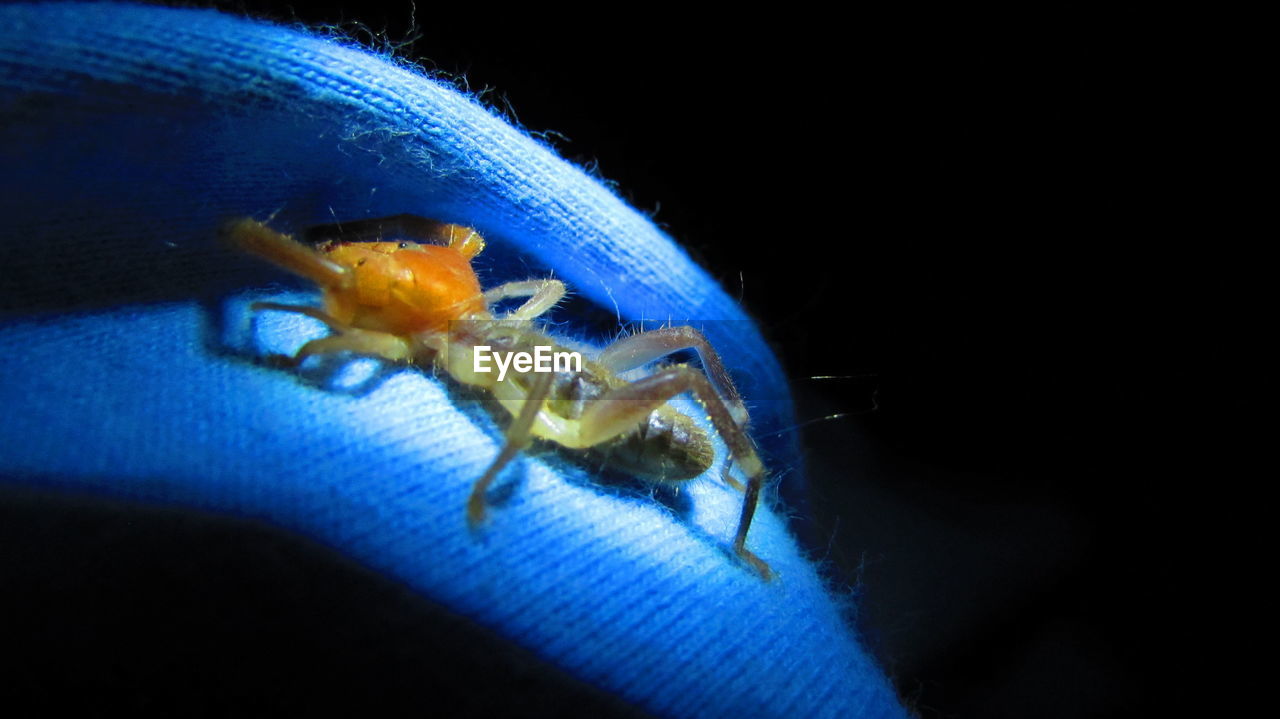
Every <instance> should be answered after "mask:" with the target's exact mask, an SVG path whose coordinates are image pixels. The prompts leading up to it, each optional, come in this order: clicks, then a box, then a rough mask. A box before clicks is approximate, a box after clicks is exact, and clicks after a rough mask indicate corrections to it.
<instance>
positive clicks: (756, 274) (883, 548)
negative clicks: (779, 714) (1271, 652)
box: [223, 2, 1274, 717]
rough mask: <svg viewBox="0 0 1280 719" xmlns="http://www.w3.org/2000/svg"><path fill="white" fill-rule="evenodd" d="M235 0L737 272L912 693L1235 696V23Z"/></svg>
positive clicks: (1256, 283) (1030, 705) (1018, 711)
mask: <svg viewBox="0 0 1280 719" xmlns="http://www.w3.org/2000/svg"><path fill="white" fill-rule="evenodd" d="M223 7H224V8H225V9H229V10H237V9H238V10H247V11H249V12H251V13H254V14H257V15H259V16H264V17H273V18H276V19H280V20H291V19H296V20H300V21H303V22H306V23H310V24H315V23H333V24H336V25H338V27H339V28H341V29H342V30H343V31H344V32H347V33H349V34H352V35H353V36H356V37H360V38H362V39H364V40H366V41H368V42H370V43H373V44H377V45H383V46H386V45H387V44H392V45H397V46H398V50H397V52H398V53H399V54H400V55H402V56H404V57H408V58H410V59H413V60H415V61H416V62H419V63H421V64H422V65H423V67H425V68H426V69H427V70H429V71H432V72H435V73H438V74H440V75H441V76H443V77H446V78H450V79H451V80H452V81H456V82H461V79H462V78H465V82H466V83H467V84H468V85H469V87H470V89H471V90H473V91H477V92H480V96H481V98H482V99H483V100H484V101H485V102H486V103H487V104H489V105H490V106H492V107H494V108H496V109H497V110H499V111H502V112H504V113H506V114H507V116H508V117H509V118H510V119H512V120H515V121H517V122H519V123H520V124H521V125H522V126H523V127H525V128H526V129H528V130H529V131H531V132H535V133H546V134H545V135H544V137H546V138H547V139H548V140H549V141H550V142H551V143H552V144H553V145H554V146H555V147H556V148H557V149H558V150H559V151H560V152H561V154H562V155H564V156H565V157H566V158H568V159H570V160H572V161H574V162H576V163H578V164H580V165H584V166H590V167H594V168H596V172H598V175H599V176H601V177H603V178H605V179H607V180H608V181H610V182H612V183H616V190H617V192H618V193H619V194H620V195H622V196H623V197H624V198H626V199H627V200H628V201H629V202H631V203H632V204H633V205H634V206H635V207H637V208H639V209H641V210H643V211H651V212H653V213H654V218H655V220H656V221H657V222H658V223H659V224H661V225H662V226H663V227H664V228H665V229H666V230H667V231H668V232H670V233H671V234H672V235H673V236H674V237H676V238H677V239H678V240H679V241H680V242H681V243H682V245H684V246H685V247H686V248H687V249H688V250H689V251H690V253H691V254H692V255H693V256H694V257H695V258H697V259H698V260H699V261H700V262H701V263H702V264H703V265H704V266H705V267H706V268H708V269H709V270H710V271H711V272H712V273H713V274H714V275H715V276H717V277H718V278H719V279H720V280H721V281H722V283H723V284H724V286H725V287H726V288H727V289H728V290H729V291H730V292H731V293H733V294H734V295H735V296H736V295H738V294H741V296H742V301H743V303H744V304H745V306H746V307H747V308H748V310H749V311H750V312H751V313H752V314H753V315H754V316H755V317H756V318H758V320H759V321H760V323H761V325H762V326H763V328H764V330H765V332H766V334H767V336H768V337H769V339H770V341H771V343H772V344H773V346H774V347H775V348H776V350H777V351H778V353H779V354H780V356H781V357H782V360H783V362H784V364H785V366H786V369H787V371H788V374H789V375H790V376H791V378H792V380H793V386H794V388H795V391H796V394H797V401H798V408H797V412H798V417H799V419H800V421H801V422H802V423H803V422H807V421H810V420H816V421H814V422H813V423H812V424H808V425H807V426H805V427H804V428H803V430H802V431H803V441H804V445H805V447H806V448H807V451H806V467H807V472H808V476H809V480H810V482H811V484H812V486H811V489H810V493H809V504H810V510H811V512H812V514H813V517H814V525H813V527H810V528H809V531H811V534H812V537H811V538H810V541H811V543H812V544H813V548H812V550H813V554H814V556H815V557H816V558H818V559H820V560H823V561H824V567H825V570H826V572H827V574H828V575H829V576H830V578H831V582H832V584H833V586H834V587H836V589H837V590H838V591H850V590H849V588H850V587H856V590H855V591H856V595H857V598H858V601H857V606H858V611H857V617H856V620H857V623H858V626H859V628H860V631H861V632H862V633H863V636H864V638H865V640H866V642H867V644H868V646H869V647H870V648H871V650H872V651H873V652H875V653H876V654H877V656H878V657H879V658H880V661H881V662H882V664H883V665H884V666H885V667H886V670H887V671H889V673H890V674H891V677H892V678H893V680H894V681H895V684H896V686H897V687H898V689H899V692H900V694H901V695H902V697H903V698H904V701H905V702H906V703H907V704H908V706H909V707H911V708H912V709H913V710H914V711H917V712H919V713H920V714H921V715H922V716H926V717H933V716H945V717H969V716H975V717H978V716H1010V717H1013V716H1097V715H1107V714H1119V713H1132V712H1137V711H1140V710H1141V711H1143V712H1156V711H1159V710H1162V709H1165V708H1173V707H1185V706H1186V703H1187V702H1189V701H1191V700H1193V699H1201V698H1203V697H1205V696H1214V695H1218V694H1221V695H1223V696H1224V697H1225V696H1226V695H1228V694H1233V693H1235V690H1234V689H1231V688H1230V687H1231V684H1230V681H1231V677H1232V676H1233V675H1232V674H1231V673H1230V672H1226V673H1223V672H1222V671H1221V670H1222V668H1223V667H1222V665H1223V663H1224V660H1223V657H1224V656H1230V651H1227V650H1223V649H1222V648H1221V647H1220V645H1218V644H1217V643H1216V642H1215V641H1214V640H1215V639H1222V638H1234V632H1233V631H1232V630H1228V629H1226V628H1224V626H1223V624H1224V622H1223V614H1224V607H1226V606H1228V605H1230V604H1231V602H1230V601H1229V600H1224V598H1223V596H1222V595H1223V594H1224V593H1226V592H1227V590H1226V589H1225V588H1224V587H1225V585H1224V584H1222V583H1220V582H1219V581H1218V580H1217V579H1211V577H1216V576H1217V575H1218V574H1219V573H1220V572H1221V573H1228V574H1229V573H1230V571H1231V570H1230V566H1231V563H1232V561H1234V560H1235V559H1236V557H1237V556H1238V554H1237V552H1236V550H1233V549H1228V548H1224V547H1226V546H1227V544H1229V543H1228V542H1226V541H1224V529H1226V528H1227V527H1229V526H1232V525H1239V524H1244V522H1243V520H1231V519H1230V518H1229V516H1234V515H1228V513H1229V512H1234V511H1238V510H1239V509H1240V507H1239V506H1238V505H1239V504H1240V503H1243V504H1247V503H1248V502H1247V497H1249V496H1250V495H1251V494H1252V493H1253V491H1254V490H1253V489H1252V488H1253V486H1254V485H1255V484H1256V483H1257V480H1258V476H1257V475H1258V474H1260V471H1259V470H1258V468H1256V467H1255V466H1254V465H1253V463H1252V461H1251V460H1252V457H1253V456H1254V455H1256V454H1257V449H1256V448H1257V447H1259V446H1260V445H1261V443H1262V442H1263V441H1264V436H1266V433H1265V431H1264V426H1265V425H1264V424H1263V423H1261V422H1259V419H1260V418H1261V417H1262V415H1263V411H1264V410H1263V407H1264V396H1266V395H1268V394H1271V393H1273V391H1274V375H1273V374H1272V370H1271V365H1270V363H1269V362H1268V361H1267V357H1268V355H1267V352H1266V350H1267V346H1268V345H1269V338H1268V335H1269V334H1270V333H1271V325H1269V324H1267V323H1266V320H1265V315H1266V312H1265V305H1264V304H1263V303H1264V301H1265V299H1266V294H1267V293H1265V292H1264V287H1265V286H1266V285H1265V284H1264V281H1265V279H1266V276H1267V274H1268V273H1267V270H1266V267H1265V262H1264V256H1265V255H1264V252H1263V247H1264V245H1263V242H1264V241H1265V240H1264V235H1263V234H1262V232H1260V231H1257V230H1254V229H1253V228H1252V227H1251V226H1250V223H1248V222H1246V221H1245V217H1247V216H1248V214H1249V213H1250V208H1251V207H1253V206H1255V205H1256V204H1257V200H1258V199H1259V198H1260V197H1261V189H1260V188H1261V186H1260V185H1255V184H1251V183H1248V182H1244V181H1243V177H1244V174H1245V172H1246V171H1247V167H1248V166H1249V165H1250V164H1251V161H1250V159H1249V153H1250V152H1251V148H1250V146H1249V142H1248V141H1247V140H1246V139H1245V138H1246V136H1247V133H1248V131H1249V129H1250V126H1251V123H1252V117H1251V113H1250V111H1249V109H1248V104H1249V102H1248V100H1247V99H1246V98H1244V96H1243V95H1244V93H1241V92H1240V91H1239V90H1238V88H1237V86H1236V85H1235V84H1234V80H1233V75H1232V73H1231V72H1228V71H1227V70H1224V67H1226V66H1224V65H1223V64H1222V63H1221V57H1220V55H1219V53H1218V50H1217V49H1216V48H1211V47H1210V46H1209V44H1208V38H1207V37H1201V36H1198V35H1197V34H1196V33H1195V32H1189V33H1183V34H1179V35H1177V36H1171V35H1167V34H1162V33H1160V32H1157V31H1154V30H1152V29H1151V27H1148V26H1143V29H1142V31H1141V32H1139V31H1138V30H1137V29H1135V28H1136V27H1137V26H1135V27H1134V28H1129V29H1126V30H1124V31H1113V32H1107V31H1101V30H1098V29H1097V28H1094V29H1091V30H1089V31H1083V30H1082V31H1080V32H1074V31H1072V32H1050V31H1049V30H1048V29H1047V28H1048V27H1049V26H1047V25H1044V24H1041V23H1038V22H1033V21H1030V20H1028V21H1027V22H1025V23H1022V24H1015V25H1011V26H1008V27H1004V26H1002V27H1000V28H995V27H992V26H985V30H983V29H981V28H983V27H984V23H982V22H980V21H979V22H976V23H975V27H974V28H969V27H967V26H966V27H965V29H964V31H963V32H962V31H960V29H959V28H958V27H957V26H954V25H952V24H951V23H950V21H949V20H945V19H938V18H929V19H924V18H918V17H916V18H895V19H892V20H890V19H885V18H871V17H864V18H859V19H858V20H857V21H856V22H847V21H837V20H835V19H833V18H824V17H816V16H815V17H795V16H779V15H777V14H774V15H769V16H742V17H733V18H722V19H720V20H717V21H705V22H697V23H692V22H691V21H690V20H689V19H688V18H685V17H683V16H680V15H662V14H660V13H658V12H657V11H656V10H655V11H638V10H636V9H631V10H629V11H626V12H627V14H625V15H624V14H622V13H623V11H622V10H612V9H611V10H609V16H608V17H605V16H601V18H600V19H599V22H598V23H596V24H594V26H588V24H587V23H585V22H583V21H581V20H578V21H574V22H570V21H569V20H568V19H567V18H564V17H558V16H555V15H554V12H557V11H551V10H548V11H546V12H545V13H543V14H541V15H538V16H534V15H532V14H530V15H529V16H525V17H511V16H507V15H504V14H503V13H500V12H497V11H493V12H490V13H476V14H471V15H467V14H463V13H454V12H453V11H449V12H444V11H441V10H439V9H437V8H428V7H425V6H422V7H418V8H417V10H416V15H415V14H414V11H413V10H411V7H410V6H409V5H408V4H407V3H403V4H402V3H385V4H382V5H374V6H363V7H364V9H361V10H356V9H354V8H352V7H347V8H343V7H341V6H338V5H330V6H328V7H325V6H319V5H309V6H308V7H307V8H306V9H303V8H297V9H294V8H289V7H287V6H284V5H282V4H279V3H254V2H249V3H236V4H230V3H228V4H225V5H223ZM601 12H603V10H601ZM641 16H643V17H641ZM971 20H973V19H971ZM1104 20H1105V21H1104ZM1113 20H1115V19H1114V18H1108V19H1099V20H1098V22H1097V27H1104V26H1105V27H1113V23H1112V21H1113ZM1086 24H1088V23H1086ZM1229 64H1230V63H1227V65H1229ZM481 91H482V92H481ZM1271 234H1274V232H1272V233H1271ZM819 376H835V377H838V378H837V379H812V378H814V377H819ZM831 415H842V416H838V417H835V418H831V419H822V418H826V417H830V416H831ZM1227 611H1229V610H1227ZM1228 624H1229V622H1228ZM300 633H301V632H300Z"/></svg>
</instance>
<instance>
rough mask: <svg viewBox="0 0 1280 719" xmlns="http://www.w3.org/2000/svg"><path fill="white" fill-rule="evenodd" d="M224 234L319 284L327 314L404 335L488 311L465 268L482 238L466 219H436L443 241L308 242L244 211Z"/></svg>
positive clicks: (438, 328)
mask: <svg viewBox="0 0 1280 719" xmlns="http://www.w3.org/2000/svg"><path fill="white" fill-rule="evenodd" d="M225 236H226V237H227V238H228V239H229V240H230V241H231V242H232V243H233V244H235V245H237V246H238V247H240V248H241V249H244V250H246V251H248V252H252V253H254V254H257V255H259V256H261V257H263V258H265V259H267V260H269V261H271V262H273V263H275V264H276V265H279V266H280V267H283V268H284V269H286V270H289V271H290V272H294V273H296V274H298V275H301V276H303V277H306V278H307V279H310V280H312V281H313V282H315V283H316V284H318V285H319V286H320V287H321V288H322V289H323V290H324V301H325V309H326V310H327V312H328V313H329V315H330V316H332V317H333V318H334V319H336V320H338V321H340V322H342V323H343V324H346V325H349V326H351V327H356V328H359V329H365V330H374V331H376V332H385V333H388V334H392V335H398V336H401V337H405V336H408V335H411V334H414V333H418V332H429V331H444V330H447V329H448V324H449V322H450V321H451V320H460V319H480V318H484V317H487V316H488V311H487V309H486V304H485V300H484V292H483V291H482V290H481V289H480V280H479V279H477V278H476V273H475V271H473V270H472V269H471V258H473V257H475V256H476V255H477V254H479V253H480V251H481V250H483V249H484V238H482V237H481V236H480V235H479V234H478V233H477V232H476V231H475V230H472V229H470V228H468V227H462V226H461V225H448V224H444V223H438V224H435V225H434V226H433V227H432V233H431V236H432V239H437V240H439V241H440V242H443V243H446V244H443V245H434V244H419V243H416V242H327V243H324V244H322V245H320V246H319V247H318V248H312V247H310V246H308V245H304V244H302V243H301V242H298V241H297V240H294V239H293V238H291V237H288V236H285V235H281V234H279V233H277V232H275V231H273V230H270V229H268V228H267V227H266V226H265V225H263V224H262V223H260V222H257V221H256V220H252V219H248V218H245V219H242V220H236V221H234V222H232V223H230V224H229V225H228V226H227V228H226V230H225Z"/></svg>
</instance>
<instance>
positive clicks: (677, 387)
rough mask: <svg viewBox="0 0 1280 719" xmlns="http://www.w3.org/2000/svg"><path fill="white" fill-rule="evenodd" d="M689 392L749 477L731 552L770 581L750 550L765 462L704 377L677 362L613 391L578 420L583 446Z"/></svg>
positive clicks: (766, 569)
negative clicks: (749, 538)
mask: <svg viewBox="0 0 1280 719" xmlns="http://www.w3.org/2000/svg"><path fill="white" fill-rule="evenodd" d="M685 392H690V393H692V394H693V396H694V399H696V400H697V401H698V403H699V404H701V405H702V406H703V408H705V409H706V411H707V415H708V417H709V418H710V419H711V424H712V426H714V427H715V429H716V432H718V433H719V434H720V436H721V438H723V439H724V442H725V444H726V445H728V447H729V455H730V458H731V459H732V460H733V461H736V462H737V463H738V466H739V467H741V468H742V471H743V472H744V473H746V475H747V486H746V495H745V496H744V497H743V499H742V514H741V516H740V517H739V519H738V531H737V533H736V534H735V535H734V539H733V551H734V553H735V554H737V555H738V556H739V557H741V558H742V559H743V560H745V561H746V562H747V563H748V564H750V565H751V567H752V568H753V569H755V570H756V572H758V573H759V574H760V576H761V577H763V578H764V579H765V580H766V581H768V580H770V579H772V578H773V571H772V570H771V569H769V565H768V564H766V563H765V562H764V560H762V559H760V558H759V557H757V556H756V555H755V554H753V553H752V552H751V550H749V549H747V531H748V530H750V529H751V520H752V518H753V517H755V512H756V505H757V504H758V503H759V500H760V490H761V488H762V487H763V486H764V480H765V471H764V464H763V463H762V462H761V461H760V457H759V456H758V455H757V454H756V449H755V446H754V445H753V444H752V443H751V439H750V437H748V436H747V433H746V431H745V430H744V429H743V426H742V425H741V424H740V423H738V422H737V421H736V420H735V419H734V417H733V412H732V408H731V405H730V404H729V402H728V401H727V400H726V399H725V398H723V397H721V396H720V394H718V393H717V392H716V389H715V388H714V387H713V386H712V384H711V382H710V381H709V380H708V379H707V376H706V375H704V374H703V373H701V372H699V371H698V370H696V369H694V368H693V367H690V366H688V365H677V366H675V367H670V368H668V369H665V370H662V371H661V372H658V373H656V374H653V375H650V376H648V377H644V378H642V379H638V380H636V381H635V382H632V383H630V384H627V385H623V386H621V387H616V388H614V389H612V390H610V391H609V392H608V393H607V394H605V395H604V396H603V397H601V398H600V399H598V400H595V401H594V402H592V403H591V406H590V407H588V408H587V410H586V411H585V412H583V414H582V418H581V420H580V424H579V436H580V441H581V442H582V443H583V445H584V446H594V445H596V444H599V443H601V442H606V441H608V440H610V439H612V438H614V437H617V436H619V435H621V434H624V433H625V432H627V431H629V430H631V429H633V428H634V427H636V426H637V425H639V424H641V423H643V422H644V421H645V419H646V418H647V417H648V416H649V413H650V412H652V411H653V410H655V409H657V408H658V407H660V406H662V405H663V404H665V403H666V402H667V401H668V400H670V399H671V398H673V397H675V396H677V395H680V394H683V393H685Z"/></svg>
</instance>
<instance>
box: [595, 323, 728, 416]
mask: <svg viewBox="0 0 1280 719" xmlns="http://www.w3.org/2000/svg"><path fill="white" fill-rule="evenodd" d="M686 349H692V350H694V351H696V352H697V353H698V359H700V360H702V368H703V370H705V371H706V373H707V378H708V379H710V380H711V384H712V385H714V386H715V388H716V391H717V392H719V393H720V395H721V396H722V397H724V399H725V402H726V403H727V404H728V405H729V412H730V414H732V415H733V420H734V421H735V422H737V423H738V424H739V425H740V426H741V427H743V428H744V429H745V428H746V426H747V423H748V422H749V421H750V416H749V415H748V414H747V408H746V406H745V405H743V404H742V398H741V397H739V396H738V388H737V387H735V386H734V384H733V378H731V377H730V376H729V372H728V371H727V370H726V369H725V368H724V362H722V361H721V360H720V353H718V352H716V350H715V348H714V347H712V346H711V343H710V342H708V341H707V338H706V337H705V336H704V335H703V334H702V333H701V332H699V331H698V330H696V329H694V328H692V327H689V326H684V327H663V328H662V329H657V330H650V331H648V332H640V333H638V334H634V335H631V336H629V337H623V338H622V339H620V340H618V341H616V342H614V343H613V344H611V345H609V346H608V347H605V348H604V351H602V352H601V353H600V356H599V357H598V358H597V359H596V361H597V362H599V363H600V364H602V365H604V366H605V367H608V368H609V369H611V370H613V371H614V372H626V371H627V370H630V369H635V368H636V367H643V366H644V365H646V364H649V363H650V362H652V361H654V360H656V359H658V358H659V357H665V356H667V355H669V354H671V353H673V352H679V351H680V350H686Z"/></svg>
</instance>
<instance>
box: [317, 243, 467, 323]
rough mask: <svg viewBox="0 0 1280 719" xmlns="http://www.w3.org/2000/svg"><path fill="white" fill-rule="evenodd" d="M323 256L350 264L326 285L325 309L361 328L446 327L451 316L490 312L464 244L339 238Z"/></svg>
mask: <svg viewBox="0 0 1280 719" xmlns="http://www.w3.org/2000/svg"><path fill="white" fill-rule="evenodd" d="M320 249H321V252H322V254H323V256H324V257H325V258H326V259H328V260H331V261H333V262H335V263H337V264H338V265H341V266H343V267H345V268H347V269H348V273H347V279H346V281H344V282H343V283H342V284H341V285H338V286H328V287H326V288H325V296H324V300H325V309H326V311H327V312H328V313H329V314H330V315H332V316H333V317H334V319H337V320H339V321H341V322H344V323H347V324H350V325H352V326H354V327H360V328H362V329H369V330H376V331H379V332H388V333H390V334H395V335H408V334H413V333H417V332H426V331H443V330H446V329H447V328H448V323H449V322H450V321H451V320H458V319H468V318H477V317H484V316H486V314H487V313H486V310H485V301H484V293H483V291H482V290H481V289H480V281H479V280H478V279H477V278H476V273H475V272H474V271H473V270H472V269H471V259H470V257H471V256H473V255H474V252H473V253H471V255H468V254H467V253H466V249H469V248H467V247H466V246H465V245H462V246H458V245H450V246H448V247H440V246H437V245H420V244H417V243H413V242H341V243H332V244H330V245H328V246H325V247H321V248H320Z"/></svg>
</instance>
